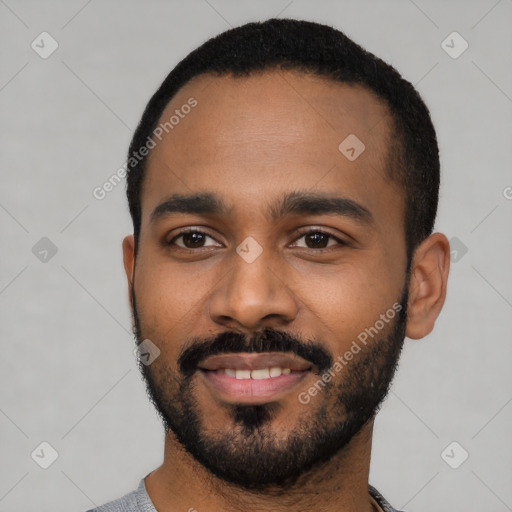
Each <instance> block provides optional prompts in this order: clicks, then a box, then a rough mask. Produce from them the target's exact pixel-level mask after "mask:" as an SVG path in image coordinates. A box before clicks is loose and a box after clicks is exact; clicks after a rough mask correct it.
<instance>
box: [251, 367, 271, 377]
mask: <svg viewBox="0 0 512 512" xmlns="http://www.w3.org/2000/svg"><path fill="white" fill-rule="evenodd" d="M269 377H270V370H269V369H268V368H263V369H261V370H253V371H252V372H251V379H268V378H269Z"/></svg>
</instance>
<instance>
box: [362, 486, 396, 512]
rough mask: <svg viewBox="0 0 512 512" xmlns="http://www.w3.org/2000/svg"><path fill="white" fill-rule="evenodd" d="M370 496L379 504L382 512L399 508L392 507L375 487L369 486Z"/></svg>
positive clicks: (394, 510)
mask: <svg viewBox="0 0 512 512" xmlns="http://www.w3.org/2000/svg"><path fill="white" fill-rule="evenodd" d="M369 491H370V496H371V497H372V498H373V499H374V500H375V501H376V502H377V503H378V504H379V506H380V507H381V508H382V510H383V511H384V512H400V510H396V509H394V508H393V507H392V506H391V505H390V504H389V503H388V501H387V500H386V498H384V496H382V494H381V493H380V492H379V491H377V489H375V487H372V486H371V485H370V486H369Z"/></svg>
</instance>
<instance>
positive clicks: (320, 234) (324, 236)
mask: <svg viewBox="0 0 512 512" xmlns="http://www.w3.org/2000/svg"><path fill="white" fill-rule="evenodd" d="M301 238H303V239H304V241H305V245H302V246H298V247H306V248H307V249H326V248H327V247H330V246H331V245H336V243H334V244H329V239H332V240H334V241H335V242H338V244H341V245H345V244H344V242H343V241H342V240H340V239H339V238H337V237H335V236H334V235H331V234H330V233H326V232H324V231H319V230H311V231H307V232H305V233H302V235H301V236H300V237H299V238H297V240H300V239H301ZM297 240H296V241H297Z"/></svg>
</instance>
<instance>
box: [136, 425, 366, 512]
mask: <svg viewBox="0 0 512 512" xmlns="http://www.w3.org/2000/svg"><path fill="white" fill-rule="evenodd" d="M372 432H373V422H372V423H369V424H367V425H366V426H365V427H363V429H362V430H361V431H360V432H359V433H358V434H357V435H356V436H354V438H353V439H352V440H351V442H350V443H349V444H348V445H347V446H346V447H345V448H344V449H343V450H342V451H341V452H340V453H338V454H336V455H335V456H334V457H333V458H332V459H331V460H329V461H328V462H327V463H325V464H323V465H322V466H321V467H319V468H316V469H314V470H311V471H309V472H308V473H307V474H304V475H302V476H301V477H300V478H299V480H298V481H297V482H296V484H295V485H294V486H293V487H292V488H290V489H286V491H280V490H279V489H277V488H276V489H274V490H269V491H266V492H256V491H247V490H244V489H240V488H239V487H236V486H233V485H232V484H229V483H226V482H224V481H222V480H220V479H218V478H217V477H215V476H212V475H211V473H209V472H208V471H207V470H206V469H205V468H204V467H203V466H202V465H201V464H199V463H198V462H197V461H196V460H194V459H193V458H192V457H191V455H189V454H188V452H186V451H185V450H184V449H183V448H182V447H181V445H180V444H179V443H178V442H177V440H176V438H175V437H174V435H173V434H172V432H168V433H167V435H166V438H165V455H164V462H163V464H162V465H161V466H160V467H159V468H157V469H156V470H155V471H153V472H152V473H151V474H150V475H149V476H148V477H147V478H146V481H145V483H146V489H147V492H148V494H149V497H150V498H151V501H152V502H153V504H154V505H155V508H156V509H157V510H158V511H159V512H171V511H175V510H187V511H189V512H198V511H199V512H217V511H219V510H223V511H226V512H242V511H243V512H247V511H248V510H250V511H255V512H256V511H264V510H280V511H282V512H288V511H290V512H291V511H294V512H306V511H310V510H315V511H316V512H372V511H373V510H374V509H373V508H372V505H371V501H370V496H369V494H368V477H369V471H370V453H371V444H372Z"/></svg>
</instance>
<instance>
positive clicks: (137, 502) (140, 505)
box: [87, 473, 400, 512]
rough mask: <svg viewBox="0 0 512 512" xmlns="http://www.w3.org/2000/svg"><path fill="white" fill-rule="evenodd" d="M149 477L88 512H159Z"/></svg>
mask: <svg viewBox="0 0 512 512" xmlns="http://www.w3.org/2000/svg"><path fill="white" fill-rule="evenodd" d="M149 475H150V473H148V474H147V475H146V476H145V477H144V478H143V479H142V480H141V481H140V483H139V487H137V489H136V490H135V491H132V492H130V493H128V494H126V495H125V496H123V497H122V498H119V499H117V500H114V501H109V502H108V503H105V505H101V506H100V507H97V508H93V509H90V510H87V512H158V511H157V510H156V508H155V506H154V505H153V503H152V501H151V498H150V497H149V495H148V493H147V492H146V486H145V484H144V479H145V478H146V477H148V476H149ZM369 491H370V496H371V497H372V498H373V499H374V500H375V502H376V503H377V505H379V507H380V508H381V509H382V511H383V512H400V511H398V510H395V509H394V508H393V507H392V506H391V505H390V504H389V503H388V502H387V501H386V500H385V499H384V498H383V496H382V495H381V494H380V493H379V491H377V489H375V487H372V486H371V485H370V486H369Z"/></svg>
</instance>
